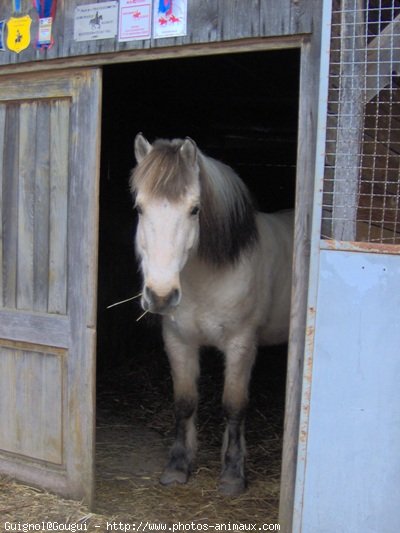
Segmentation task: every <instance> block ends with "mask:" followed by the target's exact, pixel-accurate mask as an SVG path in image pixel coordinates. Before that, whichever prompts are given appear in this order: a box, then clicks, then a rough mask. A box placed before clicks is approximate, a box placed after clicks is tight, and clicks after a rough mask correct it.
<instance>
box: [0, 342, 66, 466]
mask: <svg viewBox="0 0 400 533" xmlns="http://www.w3.org/2000/svg"><path fill="white" fill-rule="evenodd" d="M63 355H64V352H60V351H57V350H53V351H51V350H49V349H48V348H46V347H45V346H32V345H30V344H24V343H10V342H9V341H5V342H3V341H2V340H1V339H0V390H1V391H2V402H1V403H2V407H1V409H0V426H1V427H3V428H4V427H7V431H2V432H0V449H1V450H2V451H6V452H9V453H13V454H18V455H25V456H27V457H29V458H31V459H38V460H41V461H47V462H51V463H56V464H61V462H62V451H63V442H62V440H63V435H62V426H63V413H62V405H63V402H62V395H63V361H62V357H63ZM49 405H51V406H52V409H49Z"/></svg>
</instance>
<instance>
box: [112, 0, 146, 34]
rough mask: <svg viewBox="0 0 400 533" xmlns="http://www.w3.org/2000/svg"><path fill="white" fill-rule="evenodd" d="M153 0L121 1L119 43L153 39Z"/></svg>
mask: <svg viewBox="0 0 400 533" xmlns="http://www.w3.org/2000/svg"><path fill="white" fill-rule="evenodd" d="M152 3H153V2H152V0H120V4H119V31H118V40H119V41H135V40H138V39H140V40H141V39H151V21H152Z"/></svg>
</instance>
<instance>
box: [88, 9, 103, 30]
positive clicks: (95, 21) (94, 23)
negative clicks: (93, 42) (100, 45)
mask: <svg viewBox="0 0 400 533" xmlns="http://www.w3.org/2000/svg"><path fill="white" fill-rule="evenodd" d="M102 20H103V15H99V12H98V11H96V15H95V16H94V17H93V18H92V19H90V21H89V24H90V27H91V28H92V30H99V29H100V27H101V22H102Z"/></svg>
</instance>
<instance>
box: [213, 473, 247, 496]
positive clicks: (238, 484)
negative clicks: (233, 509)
mask: <svg viewBox="0 0 400 533" xmlns="http://www.w3.org/2000/svg"><path fill="white" fill-rule="evenodd" d="M218 490H219V492H220V493H221V494H223V495H224V496H229V497H231V498H232V497H234V496H240V495H241V494H243V492H244V491H245V490H246V480H245V479H243V478H241V477H236V478H232V477H229V478H223V477H222V478H221V479H220V482H219V487H218Z"/></svg>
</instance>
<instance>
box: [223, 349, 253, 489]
mask: <svg viewBox="0 0 400 533" xmlns="http://www.w3.org/2000/svg"><path fill="white" fill-rule="evenodd" d="M225 356H226V367H225V384H224V394H223V400H222V401H223V407H224V411H225V416H226V419H227V423H226V429H225V435H224V443H223V447H222V472H221V478H220V484H219V490H220V491H221V492H222V493H223V494H225V495H227V496H236V495H238V494H241V493H242V492H243V491H244V490H245V488H246V476H245V472H244V460H245V453H246V445H245V437H244V421H245V411H246V407H247V403H248V386H249V381H250V376H251V370H252V368H253V364H254V360H255V356H256V345H255V343H254V340H253V339H251V340H249V341H247V340H246V339H236V340H235V341H233V342H231V343H230V344H229V347H228V349H227V350H226V353H225Z"/></svg>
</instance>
